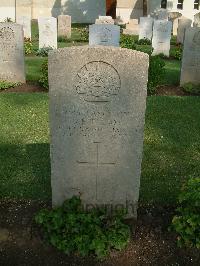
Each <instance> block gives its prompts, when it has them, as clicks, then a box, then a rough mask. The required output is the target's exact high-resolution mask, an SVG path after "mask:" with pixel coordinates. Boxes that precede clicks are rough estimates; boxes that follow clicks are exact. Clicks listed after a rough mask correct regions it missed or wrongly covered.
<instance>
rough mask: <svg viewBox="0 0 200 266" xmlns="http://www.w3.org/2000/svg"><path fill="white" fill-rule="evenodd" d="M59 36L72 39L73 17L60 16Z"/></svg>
mask: <svg viewBox="0 0 200 266" xmlns="http://www.w3.org/2000/svg"><path fill="white" fill-rule="evenodd" d="M58 36H59V37H66V38H71V16H66V15H59V16H58Z"/></svg>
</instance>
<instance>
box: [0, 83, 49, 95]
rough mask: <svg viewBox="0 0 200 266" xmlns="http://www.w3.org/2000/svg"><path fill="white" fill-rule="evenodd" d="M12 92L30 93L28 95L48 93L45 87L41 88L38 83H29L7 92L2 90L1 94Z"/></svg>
mask: <svg viewBox="0 0 200 266" xmlns="http://www.w3.org/2000/svg"><path fill="white" fill-rule="evenodd" d="M10 92H28V93H33V92H47V90H45V89H44V88H43V87H41V86H40V85H39V84H37V83H33V82H27V83H25V84H21V85H19V86H16V87H14V88H10V89H7V90H0V93H10Z"/></svg>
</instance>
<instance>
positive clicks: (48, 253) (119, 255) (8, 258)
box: [0, 200, 200, 266]
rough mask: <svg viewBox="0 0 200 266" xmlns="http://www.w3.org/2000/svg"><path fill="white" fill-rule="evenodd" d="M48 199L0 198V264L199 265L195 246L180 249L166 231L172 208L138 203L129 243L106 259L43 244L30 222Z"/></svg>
mask: <svg viewBox="0 0 200 266" xmlns="http://www.w3.org/2000/svg"><path fill="white" fill-rule="evenodd" d="M49 206H50V203H49V202H39V201H13V200H2V201H0V232H2V235H3V237H2V238H0V265H1V266H13V265H15V266H27V265H30V266H31V265H33V266H36V265H37V266H40V265H41V266H55V265H70V266H72V265H74V266H76V265H78V266H80V265H87V266H89V265H93V266H94V265H102V266H106V265H107V266H108V265H109V266H112V265H113V266H114V265H115V266H116V265H117V266H122V265H123V266H126V265H127V266H130V265H137V266H138V265H159V266H160V265H184V266H187V265H198V266H199V262H200V252H199V250H197V249H183V248H182V249H180V248H178V247H177V245H176V235H174V233H171V232H168V226H169V224H170V222H171V219H172V216H173V214H174V209H173V208H171V207H159V206H157V207H153V206H140V208H139V213H138V214H139V215H138V222H137V227H136V231H135V233H134V234H133V235H132V240H131V243H130V244H129V245H128V247H127V248H126V250H125V251H123V252H112V254H111V256H110V257H109V258H107V259H106V260H105V261H97V260H96V259H95V258H94V257H92V256H91V257H89V258H80V257H79V256H67V255H65V254H62V253H60V252H59V251H57V250H56V249H54V248H53V247H51V246H49V245H47V244H45V243H44V242H43V241H42V240H41V236H40V234H39V231H38V229H37V227H36V226H35V225H34V223H33V217H34V215H35V213H36V212H37V211H38V210H40V209H41V208H44V207H49Z"/></svg>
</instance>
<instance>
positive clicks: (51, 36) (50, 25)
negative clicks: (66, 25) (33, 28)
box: [38, 17, 57, 49]
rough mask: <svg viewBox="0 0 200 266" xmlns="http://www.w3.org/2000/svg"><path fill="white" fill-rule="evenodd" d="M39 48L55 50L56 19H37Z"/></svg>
mask: <svg viewBox="0 0 200 266" xmlns="http://www.w3.org/2000/svg"><path fill="white" fill-rule="evenodd" d="M38 25H39V48H44V47H52V48H53V49H56V48H57V19H56V18H53V17H40V18H38Z"/></svg>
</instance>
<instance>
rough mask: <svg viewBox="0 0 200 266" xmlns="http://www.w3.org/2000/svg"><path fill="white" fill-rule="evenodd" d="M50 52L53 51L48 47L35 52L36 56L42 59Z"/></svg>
mask: <svg viewBox="0 0 200 266" xmlns="http://www.w3.org/2000/svg"><path fill="white" fill-rule="evenodd" d="M51 50H53V48H52V47H50V46H49V47H43V48H40V49H39V50H37V52H36V55H37V56H42V57H47V56H48V53H49V51H51Z"/></svg>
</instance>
